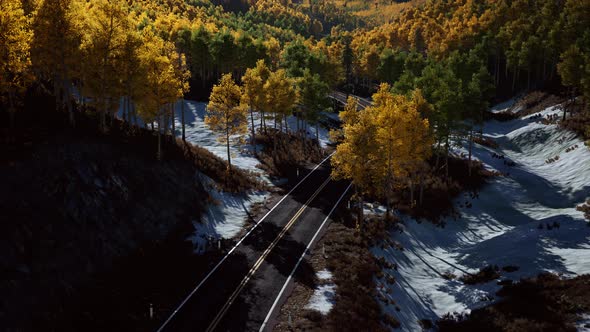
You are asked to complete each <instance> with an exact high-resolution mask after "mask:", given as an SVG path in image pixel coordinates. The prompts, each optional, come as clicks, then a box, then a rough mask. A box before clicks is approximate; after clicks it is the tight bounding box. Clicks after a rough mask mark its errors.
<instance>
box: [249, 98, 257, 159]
mask: <svg viewBox="0 0 590 332" xmlns="http://www.w3.org/2000/svg"><path fill="white" fill-rule="evenodd" d="M250 122H251V123H252V126H251V131H252V140H251V141H252V147H253V148H254V155H256V154H257V151H256V128H254V110H253V109H252V107H250Z"/></svg>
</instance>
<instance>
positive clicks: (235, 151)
mask: <svg viewBox="0 0 590 332" xmlns="http://www.w3.org/2000/svg"><path fill="white" fill-rule="evenodd" d="M181 103H183V104H181ZM183 109H184V122H185V135H186V140H187V141H188V142H190V143H192V144H195V145H198V146H200V147H202V148H205V149H207V150H208V151H210V152H211V153H213V154H215V155H216V156H218V157H220V158H221V159H223V160H227V147H226V145H225V144H224V143H222V142H220V141H219V140H218V138H219V137H220V136H221V135H220V133H216V132H213V131H212V130H210V129H209V127H208V126H207V125H206V124H205V116H206V113H207V104H206V103H203V102H196V101H191V100H184V101H182V102H181V101H179V102H177V103H176V104H175V107H174V110H175V134H176V136H178V137H181V135H182V131H181V130H182V129H181V125H182V122H181V119H182V110H183ZM122 112H123V110H122V108H120V109H119V112H118V114H117V115H118V116H119V117H120V118H121V117H122V114H123V113H122ZM259 121H260V117H259V114H257V113H255V114H254V123H255V125H256V126H257V125H258V124H259ZM287 121H288V125H289V129H290V130H295V129H296V127H297V121H296V118H295V117H293V116H290V117H289V118H288V119H287ZM138 122H139V125H143V123H142V121H141V119H138ZM269 123H272V122H270V121H269ZM250 126H251V122H250V117H248V129H249V130H250ZM256 129H258V128H256ZM248 133H249V132H248ZM315 134H316V132H315V128H314V127H313V126H308V135H309V136H310V137H311V138H315V137H316V136H315ZM248 137H249V136H248V135H246V136H245V137H244V138H245V139H246V141H247V140H248ZM319 138H320V144H321V145H322V146H324V147H325V146H326V145H327V144H328V142H329V140H328V130H327V129H325V128H323V127H321V126H320V128H319ZM256 148H257V149H262V147H261V146H257V147H256ZM253 150H254V147H253V146H252V145H251V144H244V145H241V146H237V145H235V144H232V145H230V154H231V158H232V165H233V166H234V167H239V168H242V169H245V170H249V171H254V172H256V173H258V174H259V178H260V179H261V180H263V181H265V182H266V183H267V184H268V185H269V186H272V183H271V182H270V180H269V179H268V176H267V174H266V173H265V172H264V171H263V170H262V169H259V168H258V167H257V165H259V163H260V162H259V161H258V159H256V157H255V156H254V154H253ZM197 176H199V177H200V178H201V180H202V182H203V183H204V184H205V186H206V187H207V188H208V191H209V193H210V195H211V196H212V198H213V200H214V203H213V204H210V206H209V210H208V212H207V214H205V215H204V216H203V218H202V222H200V223H197V222H195V233H194V234H193V236H192V237H191V238H190V240H191V241H192V242H193V243H194V245H195V252H197V253H201V252H203V251H204V250H206V249H207V245H208V244H207V243H208V242H210V241H213V242H216V241H217V240H218V239H220V238H231V237H234V236H235V235H237V234H238V233H239V231H240V230H241V229H242V228H243V226H244V223H245V221H246V219H247V217H248V210H249V209H250V207H251V205H252V204H254V203H259V202H263V201H264V200H265V199H266V197H267V196H268V193H266V192H250V193H245V194H230V193H225V192H220V191H219V190H217V189H216V187H215V184H214V182H213V180H211V179H210V178H208V177H206V176H205V175H204V174H198V175H197Z"/></svg>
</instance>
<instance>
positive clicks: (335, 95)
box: [330, 91, 373, 110]
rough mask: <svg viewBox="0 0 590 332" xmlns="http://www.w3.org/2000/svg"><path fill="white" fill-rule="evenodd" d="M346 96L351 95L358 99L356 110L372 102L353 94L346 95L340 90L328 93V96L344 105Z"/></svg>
mask: <svg viewBox="0 0 590 332" xmlns="http://www.w3.org/2000/svg"><path fill="white" fill-rule="evenodd" d="M348 96H353V97H355V98H356V99H357V100H358V104H357V110H361V109H364V108H366V107H368V106H371V104H372V103H373V102H372V101H370V100H369V99H366V98H363V97H359V96H355V95H348V94H346V93H343V92H340V91H333V92H332V93H330V98H332V99H334V100H336V101H337V102H339V103H341V104H342V105H346V101H347V100H348Z"/></svg>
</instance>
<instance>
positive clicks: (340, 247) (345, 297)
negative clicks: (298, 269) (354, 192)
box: [274, 207, 398, 331]
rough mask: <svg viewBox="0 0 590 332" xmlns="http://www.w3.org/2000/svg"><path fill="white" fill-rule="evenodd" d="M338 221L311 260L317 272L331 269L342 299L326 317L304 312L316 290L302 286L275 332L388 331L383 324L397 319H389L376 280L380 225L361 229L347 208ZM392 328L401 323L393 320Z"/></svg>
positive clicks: (299, 286) (296, 289) (338, 295)
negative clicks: (373, 251) (372, 248)
mask: <svg viewBox="0 0 590 332" xmlns="http://www.w3.org/2000/svg"><path fill="white" fill-rule="evenodd" d="M333 220H334V221H333V222H332V223H331V224H330V226H329V227H328V229H327V232H326V235H325V236H324V237H323V238H322V239H321V240H320V241H319V242H318V244H317V245H316V249H315V250H314V252H313V254H312V257H311V261H312V266H314V269H318V268H320V267H321V268H327V269H328V270H329V271H331V272H332V274H333V282H334V283H335V284H336V298H335V303H334V306H333V307H332V310H331V311H330V312H329V313H328V314H327V315H325V316H324V315H322V314H320V313H319V312H315V311H311V310H307V309H304V308H303V306H304V305H305V304H307V302H308V300H309V297H310V296H311V294H312V293H313V290H312V289H311V288H309V287H307V286H305V285H303V284H297V285H296V286H295V288H294V290H293V293H292V295H291V296H290V297H289V299H288V300H287V302H286V303H285V305H284V306H283V307H282V308H281V312H280V315H279V318H278V319H279V323H278V324H277V325H276V326H275V329H274V330H275V331H387V328H386V327H385V326H384V325H383V324H382V323H380V322H382V321H387V319H388V318H389V319H393V317H390V316H389V317H385V316H384V315H383V313H382V311H381V308H380V306H379V304H378V303H377V301H376V298H377V297H376V296H377V292H376V284H375V281H374V275H375V274H376V273H377V272H378V270H379V268H378V263H377V261H376V259H375V257H374V256H373V255H372V254H371V252H370V251H369V245H370V243H372V242H373V238H372V234H374V233H376V232H378V228H379V227H377V224H378V223H370V224H367V226H366V227H365V228H364V229H362V230H360V229H358V228H357V227H356V222H355V221H354V220H353V219H352V217H351V212H350V211H349V210H348V209H346V208H344V207H342V208H340V209H339V210H337V212H336V214H335V216H334V218H333ZM374 227H377V228H375V229H373V228H374ZM381 228H383V229H385V228H387V226H385V225H382V226H381ZM320 248H321V249H320ZM323 248H325V256H323V253H324V250H323ZM288 312H290V313H291V315H292V323H293V325H292V326H291V327H290V326H288ZM392 324H394V325H395V324H398V323H397V321H395V319H393V321H392Z"/></svg>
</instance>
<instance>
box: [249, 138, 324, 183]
mask: <svg viewBox="0 0 590 332" xmlns="http://www.w3.org/2000/svg"><path fill="white" fill-rule="evenodd" d="M256 143H257V144H261V145H262V146H263V147H264V148H263V149H262V150H260V151H258V153H257V155H258V159H259V160H260V163H261V167H262V169H264V170H266V171H267V172H268V173H269V174H270V175H272V176H277V177H290V176H296V173H297V168H298V167H301V166H303V165H305V164H307V163H318V162H320V161H321V160H322V159H323V158H324V157H325V156H326V151H325V150H324V149H322V148H321V147H320V146H319V145H318V142H317V141H316V140H311V139H302V138H301V137H299V136H297V135H294V134H292V133H288V134H287V133H284V132H280V131H278V130H276V131H275V130H270V129H269V132H268V133H267V134H264V133H263V134H257V136H256Z"/></svg>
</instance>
